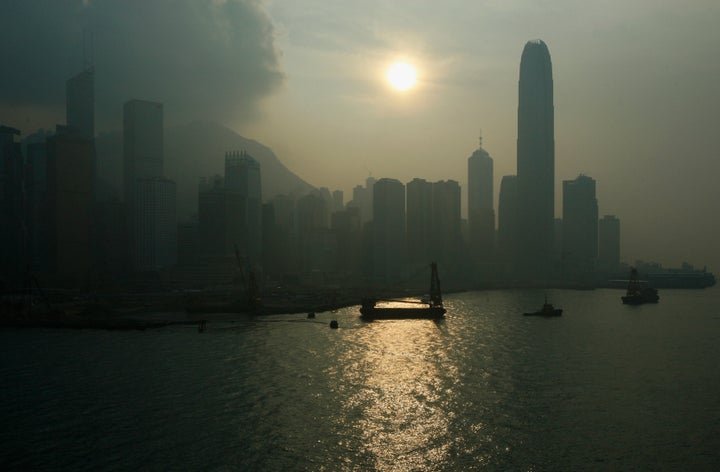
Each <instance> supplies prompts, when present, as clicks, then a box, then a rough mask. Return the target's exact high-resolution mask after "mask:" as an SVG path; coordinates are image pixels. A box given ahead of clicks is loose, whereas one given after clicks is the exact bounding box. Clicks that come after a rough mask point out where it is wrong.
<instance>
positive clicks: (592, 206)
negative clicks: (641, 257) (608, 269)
mask: <svg viewBox="0 0 720 472" xmlns="http://www.w3.org/2000/svg"><path fill="white" fill-rule="evenodd" d="M562 228H563V231H562V246H563V251H562V264H563V272H564V273H565V275H566V276H570V277H573V278H582V279H588V278H591V277H592V276H593V275H594V272H595V263H596V261H597V254H598V204H597V199H596V198H595V180H594V179H592V178H591V177H588V176H586V175H580V176H579V177H577V178H576V179H575V180H565V181H563V220H562Z"/></svg>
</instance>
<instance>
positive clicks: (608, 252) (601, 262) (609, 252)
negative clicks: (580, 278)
mask: <svg viewBox="0 0 720 472" xmlns="http://www.w3.org/2000/svg"><path fill="white" fill-rule="evenodd" d="M619 267H620V220H619V219H618V218H617V217H615V216H614V215H605V216H603V217H602V219H601V220H600V222H599V225H598V269H600V270H601V271H602V272H604V273H606V274H613V273H615V272H617V270H618V269H619Z"/></svg>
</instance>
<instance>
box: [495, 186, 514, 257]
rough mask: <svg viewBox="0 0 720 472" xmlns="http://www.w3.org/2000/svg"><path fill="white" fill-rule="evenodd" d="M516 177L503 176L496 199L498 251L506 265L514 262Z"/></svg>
mask: <svg viewBox="0 0 720 472" xmlns="http://www.w3.org/2000/svg"><path fill="white" fill-rule="evenodd" d="M517 192H518V189H517V176H515V175H505V176H503V178H502V181H501V182H500V195H499V198H498V249H499V253H500V257H501V259H502V260H503V262H505V263H506V264H509V263H511V262H512V261H514V260H515V259H516V258H515V251H516V249H517V240H516V238H517V233H518V221H517V220H518V196H517Z"/></svg>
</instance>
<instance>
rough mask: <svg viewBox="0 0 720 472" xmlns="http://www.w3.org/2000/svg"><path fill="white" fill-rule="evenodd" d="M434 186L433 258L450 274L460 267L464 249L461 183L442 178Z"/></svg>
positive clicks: (444, 271)
mask: <svg viewBox="0 0 720 472" xmlns="http://www.w3.org/2000/svg"><path fill="white" fill-rule="evenodd" d="M432 186H433V213H432V215H433V217H432V248H431V255H432V260H433V261H435V262H437V263H438V264H440V266H441V267H443V273H445V274H450V273H454V272H456V271H457V270H458V269H459V258H460V255H461V251H462V237H461V235H460V223H461V217H460V204H461V203H460V202H461V198H460V184H458V183H457V182H456V181H454V180H445V181H443V180H441V181H438V182H434V183H433V184H432Z"/></svg>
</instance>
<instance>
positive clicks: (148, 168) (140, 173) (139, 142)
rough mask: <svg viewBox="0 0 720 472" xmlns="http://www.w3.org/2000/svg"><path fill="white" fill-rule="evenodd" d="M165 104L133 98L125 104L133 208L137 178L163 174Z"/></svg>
mask: <svg viewBox="0 0 720 472" xmlns="http://www.w3.org/2000/svg"><path fill="white" fill-rule="evenodd" d="M163 154H164V148H163V105H162V103H155V102H149V101H145V100H130V101H129V102H126V103H125V105H124V106H123V158H124V168H125V203H126V204H127V206H128V208H129V209H130V208H133V207H134V201H135V193H136V185H137V181H138V179H146V178H151V177H162V176H163Z"/></svg>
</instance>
